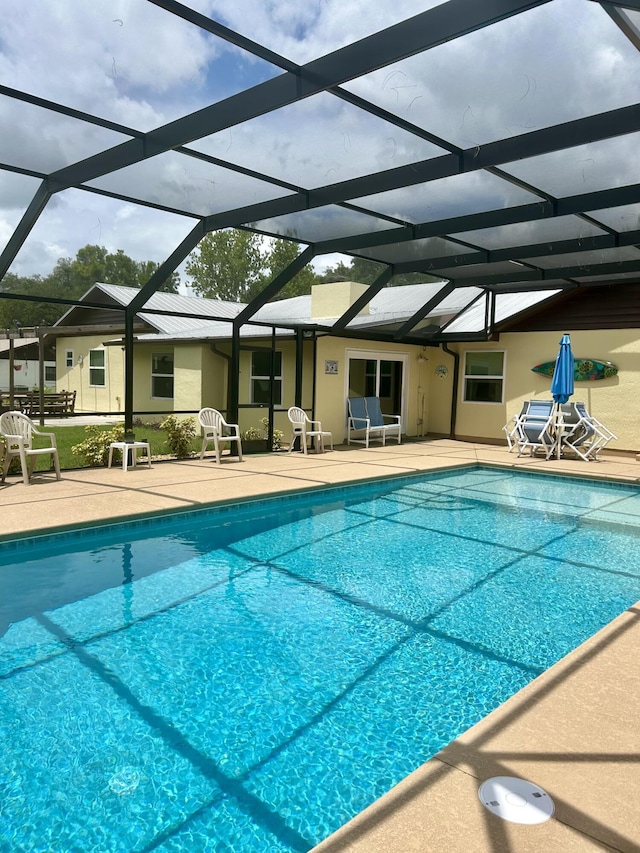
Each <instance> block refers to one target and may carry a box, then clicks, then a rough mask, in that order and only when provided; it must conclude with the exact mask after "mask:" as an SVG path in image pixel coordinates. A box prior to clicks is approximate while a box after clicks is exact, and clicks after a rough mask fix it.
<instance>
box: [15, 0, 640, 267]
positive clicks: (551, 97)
mask: <svg viewBox="0 0 640 853" xmlns="http://www.w3.org/2000/svg"><path fill="white" fill-rule="evenodd" d="M440 2H441V0H403V2H401V3H399V2H398V0H377V2H375V3H371V2H367V3H365V2H364V0H350V2H348V3H345V2H344V0H306V2H300V0H192V2H191V4H190V5H191V7H192V8H197V9H198V10H199V11H201V12H202V13H204V14H208V15H211V16H212V17H213V18H214V19H216V20H219V21H220V22H221V23H223V24H225V25H227V26H229V27H231V28H232V29H236V30H238V31H239V32H240V33H242V34H244V35H246V36H247V37H249V38H252V39H254V40H255V41H257V42H261V43H263V44H265V45H266V46H267V47H269V48H271V49H273V50H275V51H277V52H279V53H281V54H283V55H284V56H287V57H289V58H290V59H291V60H293V61H296V62H306V61H309V60H310V59H313V58H315V57H317V56H321V55H323V54H325V53H327V52H330V51H333V50H335V49H337V48H339V47H342V46H344V45H345V44H348V43H349V42H351V41H353V40H356V39H359V38H362V37H364V36H366V35H369V34H371V33H373V32H376V31H378V30H380V29H382V28H384V27H387V26H390V25H392V24H394V23H396V22H398V21H399V20H401V19H404V18H406V17H409V16H411V15H415V14H417V13H419V12H422V11H425V10H427V9H429V8H433V7H434V6H437V5H439V3H440ZM279 73H281V72H280V71H279V70H278V69H275V68H271V69H269V68H266V67H265V63H263V62H261V61H259V60H257V59H255V58H251V57H248V56H247V55H245V54H243V53H242V52H241V51H239V50H238V49H237V48H234V47H232V46H230V45H228V44H227V43H225V42H223V41H222V40H219V39H216V38H214V37H213V36H211V35H210V34H208V33H206V32H204V31H203V30H200V29H199V28H197V27H194V26H192V25H189V24H187V23H186V22H184V21H182V20H180V19H179V18H177V17H175V16H173V15H170V14H169V13H167V12H165V11H164V10H162V9H160V8H159V7H157V6H155V5H153V4H152V3H147V2H142V0H90V2H88V0H62V2H55V0H28V2H24V0H4V2H3V8H2V28H1V29H0V82H1V83H2V84H4V85H7V86H11V87H15V88H17V89H21V90H24V91H26V92H29V93H32V94H34V95H38V96H41V97H44V98H50V99H52V100H56V101H59V102H60V103H62V104H65V105H67V106H70V107H75V108H78V109H82V110H87V111H88V112H90V113H94V114H96V115H99V116H102V117H105V118H109V119H112V120H114V121H117V122H120V123H122V124H124V125H128V126H131V127H133V128H136V129H138V130H141V131H146V130H149V129H151V128H154V127H158V126H161V125H163V124H165V123H166V122H169V121H171V120H173V119H175V118H177V117H179V116H183V115H186V114H188V113H190V112H192V111H194V110H196V109H199V108H201V107H204V106H206V105H209V104H211V103H216V102H217V101H219V100H221V99H223V98H225V97H227V96H228V95H229V94H232V93H233V92H236V91H239V90H240V89H241V88H243V87H244V86H246V85H250V84H252V83H254V82H256V81H258V80H261V79H264V78H265V77H266V76H269V75H270V74H279ZM347 88H351V89H353V91H355V92H357V93H358V94H361V95H363V96H365V97H368V98H371V99H372V100H373V101H374V102H375V103H377V104H379V105H380V106H382V107H384V108H385V109H388V110H390V111H391V112H395V113H397V114H398V115H400V116H402V117H405V118H407V119H409V120H411V121H414V122H415V123H417V124H419V125H422V126H424V127H425V128H427V129H428V130H431V131H433V132H434V133H436V134H439V135H442V136H444V137H445V138H448V139H449V140H450V141H451V142H454V143H456V144H459V145H463V146H472V145H476V144H478V145H481V144H484V143H485V142H487V141H489V140H491V139H497V138H501V137H503V136H505V135H510V134H518V133H521V132H526V131H528V130H532V129H536V128H538V127H541V126H544V125H545V124H549V123H554V122H559V121H567V120H570V119H572V118H577V117H579V116H582V115H588V114H590V113H591V112H593V111H599V110H605V109H611V108H613V107H616V106H621V105H624V104H627V103H633V102H635V101H636V100H637V92H638V90H639V89H640V57H638V54H637V52H636V51H635V49H634V48H633V47H632V46H631V44H630V43H629V42H628V41H627V40H626V39H625V37H624V36H623V35H622V33H621V32H620V31H619V30H618V29H617V27H616V26H615V24H614V23H613V22H612V21H611V19H610V18H609V17H608V16H607V15H606V13H605V12H604V11H603V10H602V8H601V7H600V6H599V5H598V4H596V3H589V2H586V0H554V2H553V3H548V4H546V5H544V6H542V7H540V8H538V9H534V10H531V11H528V12H526V13H523V14H521V15H519V16H516V17H515V18H512V19H509V20H506V21H504V22H502V23H500V24H497V25H495V26H493V27H490V28H487V29H486V30H480V31H477V32H475V33H472V34H471V35H469V36H468V37H465V38H463V39H459V40H455V41H453V42H450V43H448V44H443V45H441V46H439V47H437V48H434V49H433V50H430V51H428V52H426V53H425V54H421V55H419V56H416V57H413V58H411V59H408V60H405V61H403V62H400V63H397V64H395V65H393V66H391V67H388V68H384V69H382V70H380V71H378V72H375V73H372V74H370V75H367V76H366V77H365V78H363V79H362V80H360V81H357V82H354V83H351V84H347ZM0 125H1V126H2V133H0V161H3V162H6V163H9V164H10V165H13V166H18V167H29V168H32V169H35V170H41V171H45V172H46V171H50V170H53V169H57V168H60V167H61V166H64V165H67V164H69V163H72V162H75V161H77V160H80V159H82V158H84V157H87V156H90V155H91V154H93V153H95V152H96V151H98V150H100V149H101V148H103V147H106V146H110V145H115V144H118V143H119V142H120V141H122V140H123V139H126V137H123V136H121V135H120V134H115V133H112V132H109V131H104V130H102V129H100V128H96V127H92V126H88V125H83V124H81V123H79V122H77V121H76V120H74V119H71V118H68V117H65V116H60V115H56V114H54V113H51V112H49V111H44V110H42V109H40V108H37V107H34V106H29V105H27V104H23V103H19V102H14V101H12V100H11V99H8V98H4V97H0ZM629 141H630V140H629ZM629 141H624V140H623V141H620V143H618V144H616V145H614V144H612V145H610V146H607V145H606V144H602V145H601V146H600V147H599V148H598V156H599V159H598V162H597V163H595V164H594V167H593V169H592V167H591V165H590V164H589V163H588V162H587V161H588V156H587V154H585V158H584V159H585V163H584V164H582V165H580V163H579V162H576V161H572V162H571V166H570V168H567V169H565V168H564V165H563V164H564V160H563V156H562V155H558V157H557V158H555V159H553V158H550V159H549V160H547V161H546V162H547V163H548V164H549V165H550V166H553V167H556V166H557V168H558V171H559V173H562V175H563V176H564V177H565V178H566V181H567V182H570V183H571V186H574V185H575V186H577V187H579V186H580V180H581V179H583V178H584V176H583V174H582V172H583V171H584V173H585V175H587V176H588V177H589V178H590V183H589V188H593V187H594V186H598V187H599V186H600V185H611V184H616V183H620V180H621V175H623V179H624V180H629V181H631V178H632V173H633V169H634V168H635V166H634V164H635V157H634V149H633V147H631V146H630V145H629V144H628V143H629ZM194 147H197V148H202V149H203V150H205V149H206V150H207V151H209V152H211V153H213V154H214V155H215V156H218V157H221V158H225V157H228V158H232V159H233V161H234V162H236V163H240V164H243V165H245V166H248V167H250V168H252V169H256V170H260V169H262V170H264V172H265V173H267V174H271V175H274V176H277V177H280V178H282V179H284V180H288V181H291V182H293V183H297V184H299V185H301V186H304V187H307V188H312V187H315V186H318V185H322V184H324V183H333V182H336V181H339V180H344V179H347V178H350V177H354V176H356V175H363V174H368V173H370V172H373V171H375V170H377V169H380V168H381V169H386V168H392V167H394V166H399V165H402V164H408V163H411V162H413V161H415V160H420V159H426V158H427V157H429V156H434V155H437V154H438V153H439V150H438V149H437V148H435V146H432V145H431V144H430V143H428V142H426V141H424V140H420V139H417V138H413V137H411V136H410V135H409V134H407V133H405V132H403V131H401V130H399V129H397V128H395V127H393V126H391V125H388V124H386V123H384V122H382V121H381V120H379V119H377V118H374V117H372V116H370V115H368V114H365V113H363V112H362V111H359V110H358V109H356V108H354V107H352V106H350V105H346V104H345V103H344V102H341V101H338V100H337V99H334V98H332V97H331V96H330V95H326V94H323V95H319V96H316V97H312V98H309V99H307V100H305V101H302V102H300V103H298V104H295V105H292V106H290V107H286V108H284V109H283V110H281V111H280V112H279V113H278V115H272V116H271V115H267V116H265V117H262V118H257V119H255V120H253V121H249V122H246V123H245V124H243V125H240V126H237V127H234V128H232V129H230V130H228V131H223V132H221V133H219V134H217V135H214V136H212V137H210V138H209V139H206V140H202V141H200V142H198V143H194ZM587 153H588V152H587ZM542 165H543V166H544V165H545V164H542ZM536 167H537V168H539V167H540V166H539V165H538V164H535V163H530V164H526V163H525V164H519V165H518V166H517V167H514V171H515V169H516V168H517V169H518V170H521V171H518V174H522V175H523V176H525V175H526V176H529V177H530V179H531V180H533V182H534V183H535V182H536V181H535V177H536V174H535V168H536ZM621 169H627V172H624V171H621ZM532 170H533V171H532ZM571 170H573V171H571ZM576 170H577V171H576ZM590 170H591V171H595V172H597V179H598V180H597V181H596V176H594V177H593V178H592V177H591V171H590ZM490 177H491V176H487V175H485V174H478V175H477V176H471V175H464V176H462V177H461V178H457V177H456V178H451V179H445V180H443V181H441V182H434V183H432V184H431V185H429V186H427V187H422V188H415V189H414V188H410V189H408V190H403V191H398V192H397V193H393V194H391V193H389V194H386V195H385V196H384V197H383V198H382V199H380V197H378V201H379V202H380V203H381V204H383V205H384V209H385V211H386V212H387V213H388V214H393V215H398V216H399V217H401V218H402V217H405V216H406V217H408V218H410V219H413V220H415V221H424V220H425V219H432V218H437V217H438V216H440V215H446V212H450V211H452V210H455V211H456V212H463V211H464V210H469V209H470V207H472V208H473V209H478V210H482V209H487V207H492V206H494V205H495V206H501V205H502V204H510V203H515V201H514V197H513V196H509V195H501V194H500V193H498V192H497V190H496V187H497V184H496V181H497V179H495V178H491V179H490V180H489V178H490ZM545 177H546V178H548V179H549V178H551V177H552V173H551V170H550V169H546V174H545ZM598 181H599V182H600V183H598ZM96 183H98V184H100V185H101V186H103V187H104V186H108V187H110V188H114V189H117V190H118V191H120V192H122V193H123V194H134V193H135V192H140V193H142V194H144V195H145V197H146V198H147V199H149V200H153V201H157V202H159V203H164V204H167V205H175V206H177V207H182V208H185V209H189V210H192V211H194V212H195V213H198V214H208V213H215V212H219V211H224V210H226V209H228V208H232V207H238V206H241V205H243V204H251V203H254V202H257V201H262V200H264V199H265V198H270V197H274V196H278V195H282V194H283V192H284V191H280V190H278V189H274V190H272V189H270V188H268V187H265V185H263V184H261V183H260V182H258V181H254V180H253V179H249V178H242V177H239V176H237V175H235V174H233V173H229V172H223V171H222V170H220V169H219V168H218V167H214V166H209V165H208V164H202V163H201V162H198V161H196V160H194V159H192V158H186V157H182V156H180V155H178V154H174V153H167V154H163V155H161V156H160V157H157V158H153V159H152V160H149V161H146V162H145V163H143V164H139V165H138V166H134V167H131V168H129V169H123V170H121V172H119V173H116V174H114V175H113V176H110V177H107V178H104V179H101V180H100V181H98V182H96ZM37 186H38V181H37V179H32V178H24V177H22V176H17V175H11V174H10V173H4V172H0V249H1V248H2V247H3V245H4V244H5V243H6V241H7V240H8V239H9V237H10V235H11V233H12V231H13V229H14V228H15V226H16V224H17V223H18V222H19V221H20V217H21V216H22V214H23V213H24V210H25V208H26V206H27V205H28V203H29V200H30V198H31V197H32V194H33V192H34V191H35V189H36V188H37ZM545 189H547V190H548V191H549V192H551V193H553V192H554V190H555V187H554V185H553V183H552V182H550V183H549V184H548V185H546V186H545ZM366 201H367V202H370V203H371V206H373V207H375V203H374V200H373V199H367V200H366ZM309 221H313V217H309ZM192 225H193V220H190V219H184V218H182V217H174V216H171V215H170V214H165V213H161V212H158V211H153V210H151V209H147V208H143V207H137V206H136V205H130V204H127V203H123V202H119V201H115V200H108V199H105V198H102V197H100V196H97V195H92V194H88V193H82V192H77V191H69V192H67V193H63V194H61V195H60V197H55V198H54V200H53V201H52V202H50V204H49V205H48V206H47V208H46V210H45V212H44V214H43V215H42V216H41V218H40V220H39V221H38V223H37V225H36V227H35V228H34V230H33V231H32V233H31V234H30V235H29V238H28V240H27V242H26V243H25V246H24V247H23V249H22V251H21V252H20V254H19V255H18V257H17V258H16V260H15V263H14V265H13V267H12V271H14V272H20V273H24V274H28V273H35V272H39V273H42V274H46V273H48V272H49V271H50V269H51V267H52V266H53V264H54V263H55V261H56V260H57V258H59V257H61V256H65V255H66V256H73V255H74V254H75V252H76V251H77V249H78V248H80V247H81V246H83V245H85V244H86V243H101V244H103V245H105V246H107V248H108V249H109V250H110V251H115V250H116V249H118V248H121V249H123V250H124V251H125V252H126V253H127V254H129V255H131V256H132V257H134V258H136V259H138V260H147V259H152V260H158V261H162V260H164V259H165V258H166V257H167V256H168V255H169V254H170V253H171V251H172V250H173V249H174V248H175V246H176V245H177V244H178V243H179V242H180V240H181V239H183V237H184V235H185V234H186V233H187V231H188V230H189V229H190V228H191V227H192ZM301 236H303V235H301ZM321 263H322V261H321V260H319V259H318V260H316V262H315V264H316V265H318V264H321ZM333 263H334V262H331V263H330V264H329V265H333Z"/></svg>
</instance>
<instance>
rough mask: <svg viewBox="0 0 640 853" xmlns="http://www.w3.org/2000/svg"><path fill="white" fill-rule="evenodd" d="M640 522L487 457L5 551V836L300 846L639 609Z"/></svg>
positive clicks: (198, 847)
mask: <svg viewBox="0 0 640 853" xmlns="http://www.w3.org/2000/svg"><path fill="white" fill-rule="evenodd" d="M639 524H640V492H639V491H638V490H637V489H635V488H633V487H626V486H620V485H612V484H603V483H593V482H589V481H584V482H577V481H574V480H567V479H563V478H554V477H548V476H539V475H537V476H534V475H530V474H524V473H519V472H518V473H509V472H505V471H503V470H495V469H488V468H475V469H472V470H464V471H458V472H449V473H439V474H437V475H429V476H422V477H411V478H405V479H402V480H387V481H384V482H378V483H375V484H370V485H366V486H353V487H349V488H346V489H329V490H324V491H323V492H321V493H315V494H313V495H310V494H305V495H302V496H296V497H294V498H287V499H276V500H268V501H262V502H257V503H256V504H248V505H246V506H242V507H235V508H232V509H228V510H226V511H220V510H216V511H210V512H209V511H207V512H197V513H190V514H188V515H183V516H180V517H167V518H164V519H154V520H150V521H148V522H145V523H137V524H134V525H114V526H110V527H105V528H103V529H101V530H98V531H93V530H86V531H82V532H81V533H78V534H64V535H61V536H51V537H45V538H44V539H43V540H33V541H28V542H21V543H16V544H15V545H14V544H12V543H6V544H2V545H0V565H2V568H1V569H0V572H1V573H2V574H1V578H2V589H3V593H4V595H3V598H2V604H1V605H0V635H1V636H0V657H1V663H2V670H1V675H2V692H1V696H0V742H1V743H2V771H1V773H0V777H1V782H0V785H1V786H2V790H1V791H0V796H1V797H2V802H3V809H2V816H1V817H0V850H1V851H3V853H4V851H5V850H6V851H16V850H30V851H35V850H38V851H40V850H42V851H47V853H50V852H51V853H76V851H77V853H86V851H89V850H91V851H100V853H111V851H122V852H123V853H124V851H126V852H127V853H130V851H137V852H138V851H139V853H146V852H147V851H172V853H186V851H189V853H192V851H193V853H199V851H214V850H215V851H216V853H219V852H220V851H234V853H239V851H242V853H245V851H246V853H254V851H256V853H257V851H260V853H263V851H269V852H270V853H271V851H274V853H275V851H305V850H308V849H309V848H310V847H311V846H313V845H314V844H316V843H318V842H319V841H320V840H322V838H324V837H326V836H327V835H328V834H329V833H330V832H332V831H333V830H334V829H336V828H337V827H338V826H340V825H341V824H343V823H344V822H345V821H346V820H348V819H349V818H350V817H352V816H353V815H354V814H355V813H357V812H358V811H360V810H362V809H363V808H364V807H365V806H366V805H367V804H369V803H370V802H372V801H373V800H374V799H376V798H377V797H378V796H380V795H381V794H382V793H384V792H385V791H387V790H388V789H389V788H390V787H391V786H392V785H393V784H394V783H395V782H397V781H398V780H399V779H401V778H402V777H403V776H405V775H406V774H407V773H409V772H410V771H411V770H413V769H414V768H415V767H417V766H419V765H420V764H421V763H423V762H424V761H425V760H427V759H428V758H429V757H430V756H431V755H433V754H434V753H435V752H436V751H437V750H439V749H440V748H441V747H442V746H444V745H445V744H446V743H448V742H449V741H450V740H451V739H452V738H454V737H455V736H457V735H458V734H459V733H460V732H462V731H464V730H465V729H466V728H468V727H469V726H470V725H472V724H473V723H474V722H476V721H477V720H479V719H481V718H482V717H483V716H485V715H486V714H487V713H488V712H489V711H491V710H492V709H493V708H495V707H497V706H498V705H499V704H501V703H502V702H503V701H505V699H507V698H508V697H509V696H511V695H512V694H513V693H514V692H516V691H517V690H518V689H520V688H521V687H522V686H524V685H525V684H526V683H528V682H529V681H530V680H531V679H532V678H535V677H536V675H538V674H539V673H541V672H543V671H544V670H545V669H546V668H548V667H549V666H550V665H551V664H552V663H554V662H555V661H556V660H558V659H559V658H560V657H562V656H563V655H564V654H566V653H567V652H569V651H570V650H572V649H573V648H575V647H576V646H577V645H578V644H579V643H580V642H582V641H583V640H584V639H586V638H587V637H589V636H591V635H592V634H593V633H594V632H595V631H597V630H598V629H599V628H600V627H602V626H603V625H604V624H606V623H607V622H608V621H610V620H611V619H612V618H614V617H615V616H616V615H618V614H619V613H620V612H622V611H623V610H624V609H625V608H627V607H628V606H630V605H631V604H633V603H634V602H635V601H637V600H638V599H640V548H638V537H639Z"/></svg>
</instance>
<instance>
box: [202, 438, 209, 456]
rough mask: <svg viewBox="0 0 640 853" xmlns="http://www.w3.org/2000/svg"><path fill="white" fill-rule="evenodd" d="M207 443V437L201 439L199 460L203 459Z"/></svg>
mask: <svg viewBox="0 0 640 853" xmlns="http://www.w3.org/2000/svg"><path fill="white" fill-rule="evenodd" d="M207 443H208V442H207V437H206V436H204V438H203V439H202V450H201V451H200V459H204V451H205V450H206V447H207Z"/></svg>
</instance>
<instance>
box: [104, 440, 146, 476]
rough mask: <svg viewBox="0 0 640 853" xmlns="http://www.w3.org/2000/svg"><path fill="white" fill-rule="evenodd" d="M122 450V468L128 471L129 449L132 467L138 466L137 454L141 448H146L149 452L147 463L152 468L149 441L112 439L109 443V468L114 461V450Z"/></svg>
mask: <svg viewBox="0 0 640 853" xmlns="http://www.w3.org/2000/svg"><path fill="white" fill-rule="evenodd" d="M114 450H120V451H122V470H123V471H126V470H127V467H128V465H129V451H131V467H132V468H135V467H136V462H137V456H138V451H139V450H144V451H145V453H146V454H147V463H148V465H149V468H151V448H150V447H149V442H148V441H112V442H111V444H110V445H109V464H108V465H107V467H108V468H111V462H112V461H113V451H114Z"/></svg>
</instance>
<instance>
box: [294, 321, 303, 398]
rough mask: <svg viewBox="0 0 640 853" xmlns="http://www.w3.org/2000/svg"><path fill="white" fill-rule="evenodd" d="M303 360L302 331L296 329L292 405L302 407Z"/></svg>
mask: <svg viewBox="0 0 640 853" xmlns="http://www.w3.org/2000/svg"><path fill="white" fill-rule="evenodd" d="M303 362H304V332H303V331H302V329H298V330H297V331H296V380H295V382H296V384H295V389H294V392H293V395H294V405H295V406H298V407H299V408H302V366H303Z"/></svg>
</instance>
